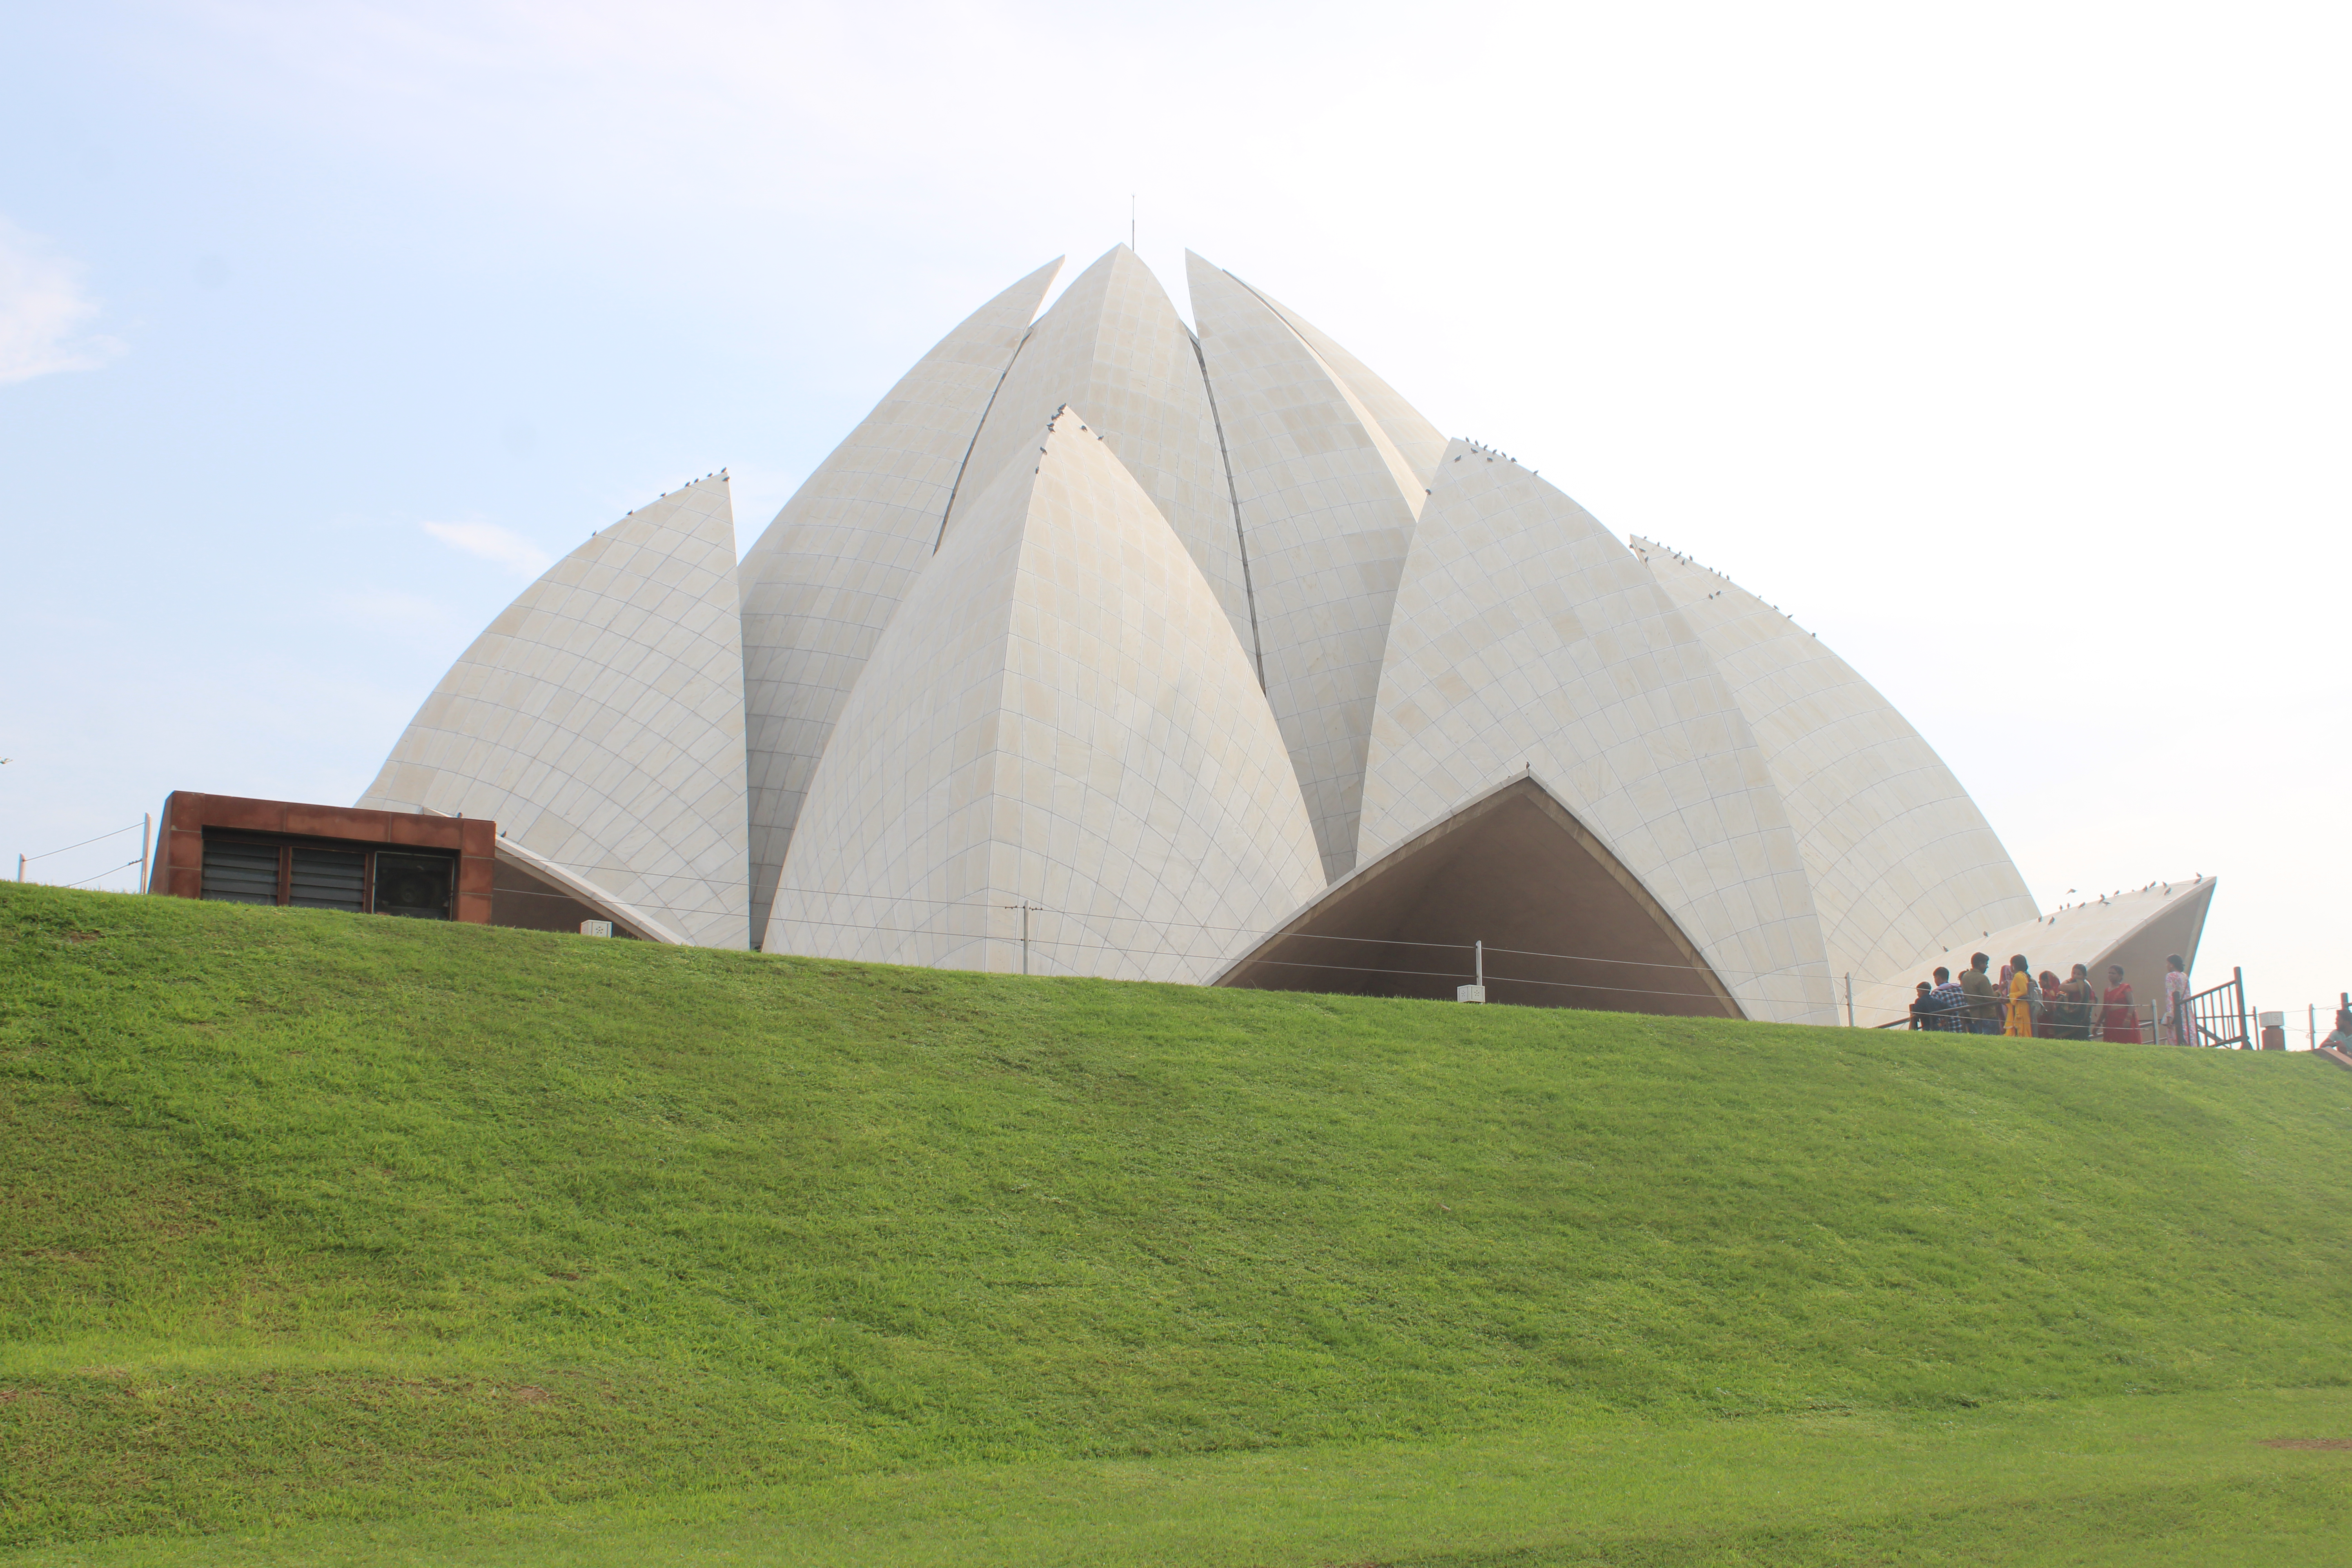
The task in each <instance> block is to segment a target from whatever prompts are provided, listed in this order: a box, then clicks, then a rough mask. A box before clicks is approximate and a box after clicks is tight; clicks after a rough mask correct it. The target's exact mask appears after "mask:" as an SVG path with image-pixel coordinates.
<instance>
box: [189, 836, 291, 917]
mask: <svg viewBox="0 0 2352 1568" xmlns="http://www.w3.org/2000/svg"><path fill="white" fill-rule="evenodd" d="M205 898H207V899H211V900H215V901H216V902H219V903H226V904H274V903H276V902H277V901H278V846H276V845H275V844H236V843H222V842H220V841H217V840H214V839H207V840H205Z"/></svg>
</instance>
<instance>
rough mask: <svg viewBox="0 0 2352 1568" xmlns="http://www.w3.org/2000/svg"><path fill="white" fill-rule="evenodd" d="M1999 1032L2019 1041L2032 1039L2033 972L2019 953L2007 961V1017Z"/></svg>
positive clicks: (2023, 955)
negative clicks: (2014, 1037) (2019, 1039)
mask: <svg viewBox="0 0 2352 1568" xmlns="http://www.w3.org/2000/svg"><path fill="white" fill-rule="evenodd" d="M2000 1032H2001V1033H2002V1034H2004V1035H2014V1036H2016V1037H2019V1038H2021V1039H2027V1040H2030V1039H2032V1037H2033V971H2032V968H2031V967H2029V966H2028V965H2027V963H2026V962H2025V954H2023V953H2017V954H2015V955H2014V956H2012V957H2011V959H2010V961H2009V1016H2008V1017H2007V1018H2006V1019H2005V1020H2003V1022H2002V1024H2001V1028H2000Z"/></svg>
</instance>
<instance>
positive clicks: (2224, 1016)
mask: <svg viewBox="0 0 2352 1568" xmlns="http://www.w3.org/2000/svg"><path fill="white" fill-rule="evenodd" d="M2181 1011H2182V1012H2184V1013H2185V1014H2187V1015H2188V1016H2187V1018H2186V1020H2185V1022H2186V1024H2187V1028H2186V1030H2185V1031H2184V1037H2183V1038H2181V1039H2179V1040H2169V1039H2168V1040H2166V1041H2165V1044H2167V1045H2187V1046H2230V1047H2235V1048H2237V1049H2239V1050H2252V1049H2253V1047H2254V1037H2253V1034H2252V1030H2251V1029H2250V1028H2249V1027H2248V1025H2249V1024H2250V1023H2251V1022H2252V1015H2251V1014H2249V1013H2248V1012H2247V1010H2246V972H2245V971H2244V970H2242V969H2232V970H2231V971H2230V978H2229V979H2227V980H2224V981H2223V982H2221V984H2219V985H2216V986H2214V987H2212V988H2211V989H2210V990H2206V991H2200V992H2198V993H2196V994H2194V995H2192V996H2190V997H2189V1000H2188V1001H2187V1002H2186V1003H2184V1004H2183V1005H2182V1007H2181Z"/></svg>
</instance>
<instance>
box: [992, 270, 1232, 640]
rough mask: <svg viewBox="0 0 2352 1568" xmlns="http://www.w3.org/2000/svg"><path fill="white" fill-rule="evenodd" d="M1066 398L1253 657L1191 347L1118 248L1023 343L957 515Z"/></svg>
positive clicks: (1212, 424)
mask: <svg viewBox="0 0 2352 1568" xmlns="http://www.w3.org/2000/svg"><path fill="white" fill-rule="evenodd" d="M1063 405H1069V406H1071V407H1073V408H1083V409H1085V410H1087V421H1088V423H1089V424H1091V425H1092V426H1094V429H1095V432H1096V434H1097V435H1099V436H1101V437H1103V439H1104V440H1105V441H1106V442H1108V444H1109V446H1110V449H1111V451H1112V452H1113V453H1115V454H1116V455H1117V456H1118V459H1119V461H1121V462H1123V463H1125V464H1126V465H1127V468H1128V471H1129V473H1132V474H1133V475H1134V476H1135V478H1136V481H1137V483H1139V484H1140V485H1141V486H1142V487H1143V491H1144V493H1145V494H1146V495H1148V496H1150V498H1151V502H1152V504H1153V505H1154V506H1156V507H1158V508H1159V509H1160V515H1161V516H1162V517H1164V518H1166V519H1167V520H1168V525H1169V526H1170V527H1171V528H1172V529H1174V530H1175V531H1176V537H1177V538H1178V539H1181V540H1182V541H1183V542H1184V548H1185V549H1186V550H1188V551H1190V552H1192V563H1193V564H1194V565H1196V566H1198V567H1200V569H1201V574H1202V576H1203V577H1205V578H1207V579H1208V582H1209V590H1210V592H1211V593H1213V594H1214V595H1216V596H1217V603H1218V604H1219V605H1222V606H1223V609H1224V611H1225V617H1226V619H1227V621H1229V622H1230V623H1231V624H1232V626H1233V629H1234V637H1235V639H1236V640H1238V641H1239V642H1240V643H1241V645H1242V647H1244V649H1245V650H1246V651H1247V652H1248V653H1249V655H1250V657H1251V658H1252V659H1253V660H1255V658H1256V656H1257V638H1256V634H1255V631H1254V630H1253V629H1252V627H1251V624H1250V607H1249V597H1248V590H1247V587H1246V584H1245V583H1244V575H1243V570H1242V559H1241V541H1240V534H1239V529H1238V526H1237V521H1236V518H1235V513H1234V498H1233V489H1232V487H1231V486H1230V485H1229V484H1228V483H1227V482H1226V479H1225V468H1224V460H1223V458H1222V457H1221V456H1220V455H1219V452H1218V443H1217V429H1216V419H1215V416H1214V414H1213V411H1212V410H1211V408H1210V405H1209V395H1208V385H1207V376H1206V374H1205V372H1204V371H1203V370H1202V364H1201V356H1200V351H1199V350H1198V348H1197V347H1196V346H1195V345H1194V343H1193V342H1192V333H1191V332H1189V331H1185V329H1184V322H1183V320H1182V318H1181V317H1179V316H1178V315H1177V314H1176V308H1175V307H1174V306H1173V305H1171V304H1170V303H1169V301H1168V296H1167V294H1166V292H1165V291H1164V290H1162V289H1160V280H1159V279H1156V278H1154V277H1153V276H1152V275H1151V269H1150V268H1148V267H1146V266H1144V265H1143V263H1142V262H1140V261H1139V260H1137V259H1136V257H1135V253H1134V252H1133V251H1131V250H1129V249H1128V248H1127V247H1125V246H1123V245H1122V246H1117V247H1113V248H1112V249H1111V250H1110V251H1109V252H1108V254H1106V255H1105V256H1104V257H1103V258H1101V259H1100V260H1098V261H1097V262H1096V263H1095V264H1094V265H1093V266H1092V267H1089V268H1087V269H1086V271H1084V272H1082V273H1080V274H1079V275H1078V276H1077V277H1076V278H1075V279H1072V280H1071V282H1070V286H1069V287H1068V288H1067V289H1064V290H1063V291H1062V297H1061V298H1060V299H1059V300H1055V301H1054V308H1053V309H1052V310H1048V311H1046V312H1045V315H1044V316H1043V317H1042V318H1040V319H1039V321H1038V322H1037V326H1036V330H1035V331H1032V332H1031V333H1030V334H1029V341H1028V342H1025V343H1024V344H1023V345H1022V348H1021V355H1020V357H1019V358H1018V359H1017V360H1015V361H1014V362H1013V369H1012V372H1011V373H1010V374H1007V375H1006V376H1005V378H1004V386H1003V390H1002V391H1000V392H999V393H998V394H997V397H996V402H995V404H994V405H993V406H992V407H991V408H990V410H989V414H988V422H987V424H986V425H985V426H982V430H981V433H980V439H979V440H978V442H976V443H975V444H974V446H973V447H972V454H971V468H970V470H969V471H968V473H967V474H966V476H965V486H964V489H963V490H962V491H961V499H960V500H958V502H957V506H956V516H958V517H961V515H962V513H963V512H964V511H965V510H968V509H969V507H970V505H971V503H972V502H973V501H975V500H977V499H978V496H979V492H980V490H981V489H982V488H984V487H985V486H986V485H987V484H988V483H989V482H990V481H992V479H995V477H996V475H997V474H998V473H999V472H1000V471H1001V470H1003V468H1005V467H1006V466H1007V465H1008V464H1009V463H1013V461H1014V460H1015V459H1017V458H1020V457H1022V456H1023V455H1024V454H1025V453H1026V452H1027V451H1028V450H1029V448H1030V447H1033V446H1034V445H1035V437H1036V434H1037V431H1038V429H1039V428H1040V427H1041V426H1043V425H1044V424H1045V421H1046V420H1047V419H1049V418H1051V417H1053V415H1054V411H1055V409H1057V408H1060V407H1062V406H1063ZM954 527H955V523H954V521H953V519H950V522H949V529H950V531H953V529H954Z"/></svg>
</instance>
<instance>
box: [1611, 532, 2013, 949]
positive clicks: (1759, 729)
mask: <svg viewBox="0 0 2352 1568" xmlns="http://www.w3.org/2000/svg"><path fill="white" fill-rule="evenodd" d="M1633 549H1634V552H1635V553H1636V554H1637V555H1639V556H1640V557H1641V558H1642V559H1643V562H1644V563H1646V564H1647V565H1648V567H1649V570H1650V574H1651V575H1652V576H1653V577H1654V579H1655V580H1656V581H1657V583H1658V585H1659V586H1660V587H1661V588H1663V589H1664V591H1665V593H1666V595H1667V596H1668V597H1669V598H1671V599H1672V600H1673V601H1674V602H1675V605H1677V606H1679V607H1680V608H1681V610H1682V612H1683V614H1684V616H1685V618H1687V619H1688V620H1689V622H1690V624H1691V626H1692V628H1693V629H1694V630H1695V631H1696V632H1697V633H1698V636H1699V640H1700V641H1701V642H1703V643H1705V644H1706V649H1707V652H1708V653H1709V654H1710V655H1711V656H1713V658H1714V659H1715V663H1716V666H1717V668H1719V669H1720V670H1722V672H1723V676H1724V679H1726V680H1727V681H1728V682H1729V683H1730V685H1731V693H1732V696H1733V697H1734V698H1735V699H1736V700H1738V703H1739V709H1740V711H1741V713H1743V714H1744V715H1745V716H1746V717H1747V720H1748V725H1749V727H1750V728H1751V729H1753V730H1754V731H1755V732H1756V739H1757V742H1758V743H1759V745H1761V746H1762V747H1763V749H1764V760H1765V762H1766V763H1767V764H1768V765H1769V767H1770V768H1771V771H1772V782H1773V785H1774V787H1775V788H1776V789H1778V791H1779V792H1780V798H1781V800H1782V801H1783V802H1784V803H1785V804H1786V805H1787V808H1788V813H1789V821H1790V826H1793V827H1794V828H1795V829H1796V833H1797V846H1798V847H1799V849H1801V851H1802V852H1803V855H1804V860H1805V874H1806V877H1807V878H1808V879H1809V880H1810V881H1811V883H1812V888H1813V904H1814V907H1815V909H1817V910H1819V911H1820V913H1821V921H1822V943H1823V946H1824V947H1825V948H1826V949H1827V951H1828V955H1829V963H1830V971H1831V973H1833V974H1836V975H1840V976H1843V975H1846V974H1852V975H1853V977H1854V979H1855V982H1856V983H1857V984H1860V983H1861V982H1862V981H1864V980H1866V979H1876V978H1878V977H1880V976H1882V975H1885V974H1890V973H1896V972H1898V971H1903V970H1905V969H1906V966H1907V965H1908V963H1909V961H1910V960H1912V959H1915V958H1916V957H1918V956H1920V955H1921V954H1926V953H1937V952H1943V951H1945V950H1946V949H1948V948H1949V947H1951V946H1952V945H1954V944H1956V943H1964V942H1968V941H1969V940H1970V939H1972V938H1974V937H1976V936H1978V935H1979V933H1981V932H1984V931H2000V930H2001V929H2002V928H2004V927H2007V926H2011V925H2015V924H2017V923H2018V922H2019V921H2030V920H2032V919H2033V918H2034V916H2035V910H2034V904H2033V898H2032V894H2031V893H2030V892H2028V891H2027V889H2026V886H2025V879H2024V878H2022V877H2021V876H2019V875H2018V872H2017V868H2016V866H2014V865H2013V864H2011V861H2010V858H2009V853H2008V851H2007V850H2005V849H2003V848H2002V847H2001V844H2000V838H1999V837H1997V836H1995V834H1994V833H1993V830H1992V827H1991V825H1990V824H1989V823H1987V822H1986V821H1985V818H1984V813H1982V812H1981V811H1979V810H1978V809H1977V805H1976V802H1974V801H1972V800H1970V799H1969V794H1968V791H1966V790H1964V789H1962V788H1961V787H1960V781H1959V780H1958V779H1957V778H1955V777H1953V776H1952V771H1951V770H1950V769H1949V768H1948V767H1946V766H1945V765H1944V762H1943V759H1942V758H1940V757H1938V756H1937V754H1936V751H1935V748H1934V747H1932V746H1930V745H1928V744H1927V742H1926V741H1925V740H1923V739H1922V738H1921V737H1920V734H1919V732H1918V731H1916V730H1915V729H1913V728H1912V727H1911V725H1910V723H1909V721H1906V719H1905V718H1904V717H1903V715H1902V714H1900V713H1898V712H1896V711H1895V709H1894V707H1893V705H1892V704H1890V703H1889V702H1888V701H1887V700H1886V699H1885V698H1884V697H1881V696H1880V695H1879V694H1878V692H1877V691H1876V690H1875V689H1874V688H1873V687H1872V686H1871V684H1870V683H1869V682H1868V681H1866V680H1864V679H1863V678H1862V677H1861V676H1859V675H1857V674H1855V673H1854V671H1853V667H1852V666H1850V665H1848V664H1847V663H1846V662H1845V660H1843V659H1842V658H1839V657H1838V656H1837V655H1836V654H1834V653H1832V652H1831V651H1830V650H1829V649H1828V648H1827V647H1824V646H1822V641H1821V639H1820V638H1819V637H1814V636H1813V635H1812V634H1811V633H1810V632H1807V631H1806V630H1805V629H1804V628H1803V627H1801V626H1798V625H1797V624H1796V623H1795V622H1794V621H1792V620H1790V618H1789V617H1788V616H1785V615H1783V614H1781V613H1780V611H1779V610H1776V609H1774V608H1773V607H1772V606H1771V605H1768V604H1765V603H1764V602H1763V601H1762V600H1760V599H1759V598H1757V597H1756V596H1755V595H1751V594H1749V593H1748V592H1746V591H1745V590H1743V589H1741V588H1740V587H1739V586H1738V584H1735V583H1733V582H1732V581H1731V580H1730V579H1729V578H1727V577H1725V576H1722V575H1720V574H1717V573H1715V572H1711V571H1709V570H1707V569H1706V567H1703V566H1700V565H1699V564H1697V563H1696V562H1693V561H1691V560H1689V559H1687V558H1686V557H1684V556H1680V555H1677V554H1675V552H1672V551H1669V550H1665V549H1663V548H1661V547H1660V546H1658V545H1655V544H1652V543H1650V542H1648V541H1646V540H1641V539H1637V540H1635V541H1633Z"/></svg>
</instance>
